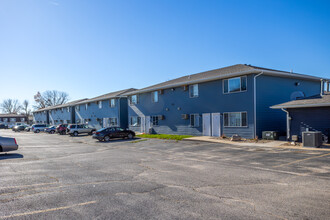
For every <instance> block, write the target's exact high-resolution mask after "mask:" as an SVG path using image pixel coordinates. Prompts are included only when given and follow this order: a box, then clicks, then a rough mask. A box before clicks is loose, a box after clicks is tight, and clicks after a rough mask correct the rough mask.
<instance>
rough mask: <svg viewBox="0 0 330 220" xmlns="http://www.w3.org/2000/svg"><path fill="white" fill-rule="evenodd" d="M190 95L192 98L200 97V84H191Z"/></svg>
mask: <svg viewBox="0 0 330 220" xmlns="http://www.w3.org/2000/svg"><path fill="white" fill-rule="evenodd" d="M189 97H190V98H195V97H198V84H195V85H190V86H189Z"/></svg>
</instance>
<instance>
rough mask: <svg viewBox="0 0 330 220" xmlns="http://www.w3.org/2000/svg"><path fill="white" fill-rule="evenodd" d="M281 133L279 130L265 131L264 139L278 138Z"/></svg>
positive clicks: (263, 133)
mask: <svg viewBox="0 0 330 220" xmlns="http://www.w3.org/2000/svg"><path fill="white" fill-rule="evenodd" d="M278 138H279V134H278V132H277V131H263V132H262V139H265V140H278Z"/></svg>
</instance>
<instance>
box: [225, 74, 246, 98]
mask: <svg viewBox="0 0 330 220" xmlns="http://www.w3.org/2000/svg"><path fill="white" fill-rule="evenodd" d="M242 77H245V78H246V89H245V90H241V89H242V80H241V78H242ZM235 78H240V91H237V92H229V84H228V92H227V93H225V80H230V79H235ZM247 81H248V77H247V75H244V76H237V77H232V78H227V79H222V94H224V95H228V94H234V93H241V92H247V91H248V89H247V87H248V84H247V83H248V82H247Z"/></svg>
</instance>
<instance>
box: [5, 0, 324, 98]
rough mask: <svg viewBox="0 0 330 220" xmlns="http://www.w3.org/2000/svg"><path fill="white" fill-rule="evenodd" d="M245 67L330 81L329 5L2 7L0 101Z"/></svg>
mask: <svg viewBox="0 0 330 220" xmlns="http://www.w3.org/2000/svg"><path fill="white" fill-rule="evenodd" d="M238 63H242V64H244V63H246V64H252V65H256V66H262V67H267V68H274V69H280V70H288V71H290V70H291V69H293V71H294V72H298V73H305V74H312V75H316V76H321V77H328V78H330V1H317V0H314V1H312V0H311V1H305V0H298V1H289V0H286V1H281V0H274V1H270V0H260V1H248V0H244V1H239V0H231V1H228V0H226V1H221V0H218V1H208V0H199V1H196V0H173V1H172V0H162V1H160V0H150V1H145V0H127V1H125V0H120V1H119V0H118V1H117V0H116V1H110V0H105V1H101V0H98V1H95V0H89V1H88V0H1V1H0V76H1V78H2V80H1V86H0V101H2V100H3V99H5V98H16V99H19V100H21V101H23V100H24V99H29V100H30V101H31V102H32V101H33V95H34V94H35V93H36V92H37V91H40V92H43V91H45V90H49V89H56V90H60V91H65V92H67V93H69V95H70V99H71V100H74V99H79V98H85V97H87V98H90V97H94V96H97V95H101V94H104V93H108V92H111V91H116V90H120V89H125V88H131V87H134V88H142V87H145V86H149V85H152V84H155V83H159V82H162V81H165V80H169V79H173V78H176V77H180V76H183V75H187V74H193V73H198V72H202V71H206V70H210V69H216V68H220V67H225V66H229V65H233V64H238Z"/></svg>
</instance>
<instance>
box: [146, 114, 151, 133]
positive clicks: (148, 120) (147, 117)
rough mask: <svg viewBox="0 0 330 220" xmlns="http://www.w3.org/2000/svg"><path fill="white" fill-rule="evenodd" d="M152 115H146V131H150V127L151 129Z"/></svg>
mask: <svg viewBox="0 0 330 220" xmlns="http://www.w3.org/2000/svg"><path fill="white" fill-rule="evenodd" d="M150 127H151V126H150V116H146V131H145V133H149V129H150Z"/></svg>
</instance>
